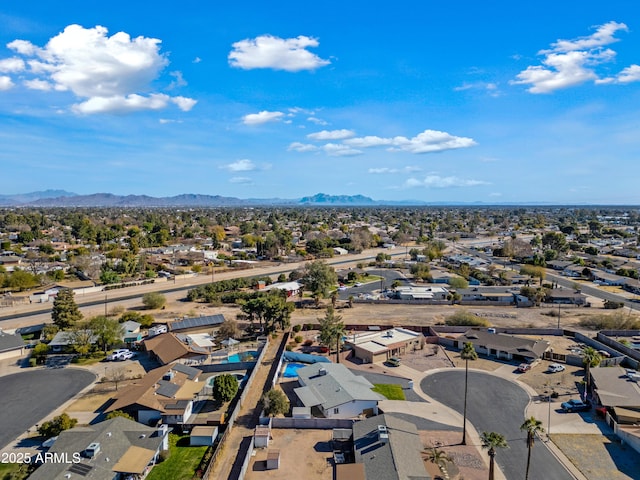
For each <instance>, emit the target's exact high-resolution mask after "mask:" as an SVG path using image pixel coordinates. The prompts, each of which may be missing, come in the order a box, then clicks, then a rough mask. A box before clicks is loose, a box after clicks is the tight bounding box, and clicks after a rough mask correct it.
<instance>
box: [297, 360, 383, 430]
mask: <svg viewBox="0 0 640 480" xmlns="http://www.w3.org/2000/svg"><path fill="white" fill-rule="evenodd" d="M297 374H298V383H300V387H298V388H295V389H294V392H295V393H296V395H297V396H298V398H299V399H300V401H301V402H302V404H303V405H304V406H305V407H308V408H311V409H312V413H314V409H317V413H319V415H320V416H323V417H325V418H356V417H358V416H360V415H363V414H371V413H373V414H377V413H378V402H379V401H381V400H384V397H383V396H382V395H380V394H378V393H376V392H374V391H373V390H371V389H372V388H373V385H372V384H371V383H370V382H369V381H368V380H367V379H366V378H364V377H362V376H359V375H354V374H353V373H352V372H351V371H350V370H349V369H348V368H347V367H345V366H344V365H342V364H339V363H314V364H312V365H309V366H307V367H303V368H300V369H299V370H298V371H297ZM316 416H318V415H316Z"/></svg>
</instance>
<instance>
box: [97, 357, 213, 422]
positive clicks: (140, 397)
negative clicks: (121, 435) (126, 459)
mask: <svg viewBox="0 0 640 480" xmlns="http://www.w3.org/2000/svg"><path fill="white" fill-rule="evenodd" d="M201 373H202V372H201V371H200V370H198V369H197V368H193V367H189V366H187V365H183V364H181V363H175V364H173V365H170V366H164V367H160V368H156V369H154V370H151V371H150V372H149V373H147V374H146V375H145V376H144V377H143V378H141V379H140V380H138V381H136V382H135V383H133V384H131V385H128V386H127V387H125V388H123V389H122V390H120V391H118V392H117V393H116V394H115V395H114V397H113V399H114V402H113V403H112V404H111V405H109V407H108V408H107V409H106V410H105V413H109V412H113V411H115V410H121V411H123V412H126V413H128V414H129V415H131V416H132V417H133V418H135V419H136V420H137V421H138V422H140V423H144V424H146V425H149V424H153V423H155V422H157V421H158V420H160V419H162V423H166V424H168V425H179V424H184V423H188V420H189V417H190V416H191V414H192V412H193V403H194V397H195V396H197V395H198V394H199V393H200V392H201V390H203V389H204V388H205V384H204V383H203V382H199V381H198V379H199V377H200V374H201Z"/></svg>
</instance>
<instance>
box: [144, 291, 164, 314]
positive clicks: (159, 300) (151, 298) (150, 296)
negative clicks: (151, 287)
mask: <svg viewBox="0 0 640 480" xmlns="http://www.w3.org/2000/svg"><path fill="white" fill-rule="evenodd" d="M165 303H167V299H166V298H165V296H164V295H162V294H161V293H158V292H149V293H145V294H144V295H143V296H142V304H143V305H144V306H145V307H147V308H149V309H151V310H155V309H158V308H162V307H164V304H165Z"/></svg>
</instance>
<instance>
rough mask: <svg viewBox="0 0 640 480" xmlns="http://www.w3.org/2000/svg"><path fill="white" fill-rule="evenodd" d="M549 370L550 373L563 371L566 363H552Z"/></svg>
mask: <svg viewBox="0 0 640 480" xmlns="http://www.w3.org/2000/svg"><path fill="white" fill-rule="evenodd" d="M547 371H548V372H549V373H558V372H563V371H564V365H560V364H559V363H552V364H551V365H549V368H548V369H547Z"/></svg>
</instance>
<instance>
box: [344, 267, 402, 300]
mask: <svg viewBox="0 0 640 480" xmlns="http://www.w3.org/2000/svg"><path fill="white" fill-rule="evenodd" d="M368 272H369V274H371V275H376V276H378V277H382V280H378V281H375V282H367V281H366V280H365V281H364V282H363V284H362V286H360V287H351V288H348V289H346V290H343V291H341V292H340V293H339V294H338V298H339V299H340V300H348V299H349V297H350V296H351V295H353V296H354V297H357V296H358V295H359V294H363V295H367V294H369V295H370V294H372V293H373V292H379V291H380V290H384V289H385V288H391V284H392V283H393V282H394V281H396V280H398V281H399V282H400V283H401V284H403V285H409V280H407V278H406V277H405V276H404V275H403V274H402V273H400V272H399V271H398V270H394V269H390V268H384V269H376V270H368Z"/></svg>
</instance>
